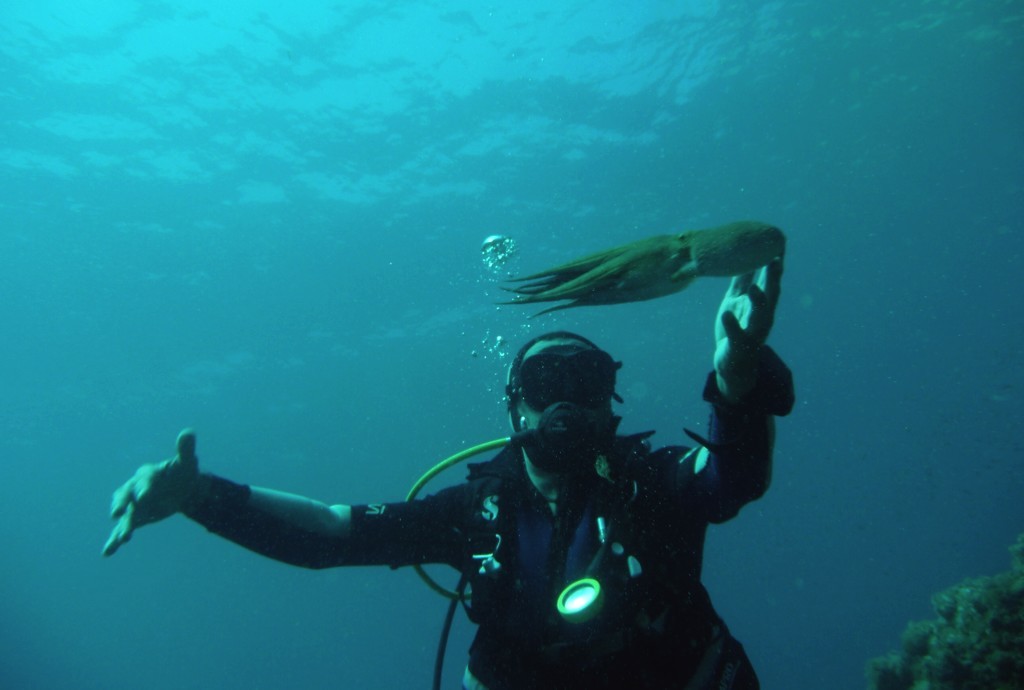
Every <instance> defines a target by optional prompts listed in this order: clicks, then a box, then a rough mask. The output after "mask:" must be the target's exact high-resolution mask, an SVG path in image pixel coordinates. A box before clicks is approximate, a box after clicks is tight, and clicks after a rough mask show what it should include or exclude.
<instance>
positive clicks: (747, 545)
mask: <svg viewBox="0 0 1024 690" xmlns="http://www.w3.org/2000/svg"><path fill="white" fill-rule="evenodd" d="M0 121H2V128H0V267H2V270H0V323H2V324H3V336H2V338H0V545H2V548H3V562H4V567H3V575H2V578H3V586H2V587H0V687H3V688H12V689H13V688H17V689H34V688H40V689H50V688H54V689H56V688H60V689H63V688H75V689H91V688H96V689H100V688H102V689H107V688H112V687H126V686H127V687H145V688H148V689H150V690H164V689H178V688H225V689H230V690H233V689H243V688H244V689H246V690H252V689H257V688H268V689H270V688H283V687H296V688H308V687H342V688H357V687H377V688H405V687H408V688H414V687H427V686H428V685H429V681H430V674H431V669H432V664H433V660H434V653H435V649H436V645H437V637H438V632H439V630H440V626H441V622H442V617H443V613H444V608H445V602H444V601H443V600H442V599H441V598H439V597H437V596H436V595H434V594H433V593H431V592H430V591H429V590H427V588H426V587H424V586H423V585H422V583H421V582H420V581H419V580H418V579H417V578H416V577H415V575H414V574H413V573H412V572H411V571H408V570H402V571H398V572H392V571H390V570H388V569H386V568H376V569H371V568H352V569H335V570H329V571H321V572H311V571H305V570H301V569H298V568H293V567H289V566H285V565H282V564H279V563H276V562H272V561H270V560H266V559H263V558H260V557H257V556H255V555H253V554H250V553H248V552H246V551H244V550H242V549H240V548H238V547H236V546H234V545H231V544H229V543H227V542H224V541H222V540H220V539H218V538H215V537H213V536H210V535H207V534H206V533H205V532H204V531H203V530H202V528H200V527H198V526H197V525H195V524H193V523H191V522H189V521H188V520H186V519H184V518H181V517H175V518H172V519H170V520H167V521H165V522H163V523H161V524H158V525H155V526H150V527H146V528H145V529H143V530H141V531H140V532H137V533H136V535H135V539H134V540H133V541H132V542H131V543H130V544H129V545H127V546H126V547H124V548H123V549H122V550H121V551H120V552H119V553H118V554H117V555H116V556H115V557H114V558H112V559H103V558H101V557H100V548H101V546H102V545H103V543H104V541H105V539H106V537H107V533H108V531H109V528H110V527H111V526H112V523H111V522H110V521H109V518H108V515H107V508H108V502H109V496H110V493H111V492H112V491H113V489H114V488H115V487H117V486H118V485H119V484H121V483H122V482H123V481H124V480H126V479H127V478H128V477H129V476H130V475H131V473H132V472H133V471H134V470H135V468H136V467H137V466H138V465H139V464H141V463H143V462H151V461H157V460H160V459H162V458H164V457H167V456H169V455H171V454H173V448H174V439H175V435H176V434H177V433H178V431H179V430H180V429H181V428H182V427H184V426H188V425H192V426H194V427H195V428H196V429H197V431H198V434H199V446H198V450H199V457H200V462H201V466H202V467H203V468H205V469H207V470H210V471H214V472H216V473H218V474H221V475H223V476H226V477H229V478H232V479H234V480H237V481H242V482H249V483H253V484H256V485H260V486H269V487H273V488H278V489H281V490H287V491H292V492H296V493H300V494H305V495H309V496H312V497H316V498H320V499H323V500H325V501H327V502H331V503H333V502H350V503H369V502H378V501H387V500H401V499H402V498H403V497H404V496H405V492H406V491H407V490H408V488H409V487H410V485H411V484H412V482H413V481H414V480H415V479H416V478H417V477H418V476H419V475H420V474H421V473H422V472H423V471H425V470H426V469H427V468H428V467H430V466H431V465H433V464H434V463H435V462H437V461H438V460H440V459H441V458H443V457H445V456H447V455H449V454H451V453H454V452H456V451H458V450H461V449H462V448H464V447H466V446H469V445H472V444H475V443H479V442H482V441H485V440H489V439H492V438H495V437H498V436H501V435H503V434H504V433H506V431H507V428H508V422H507V419H506V416H505V414H504V409H503V404H502V394H503V386H504V371H505V367H506V366H507V363H508V360H509V358H510V356H511V353H514V351H515V350H516V349H517V348H518V347H519V345H520V344H521V343H522V342H523V341H524V340H526V339H527V338H529V337H532V336H534V335H536V334H539V333H542V332H544V331H547V330H553V329H570V330H575V331H578V332H580V333H582V334H584V335H586V336H588V337H590V338H592V339H594V340H596V341H597V342H598V343H599V344H600V345H602V346H603V347H604V348H606V349H608V350H609V351H610V352H611V353H612V354H613V355H614V356H615V357H616V358H617V359H621V360H623V361H624V362H625V366H624V368H623V369H622V370H621V371H620V374H619V388H618V389H619V392H620V393H621V395H622V397H623V398H624V400H625V402H624V404H623V405H620V406H619V407H618V412H619V413H620V414H622V415H623V416H624V418H625V421H624V423H623V426H622V429H623V430H624V431H630V432H633V431H641V430H645V429H657V430H658V434H657V435H656V436H655V437H654V439H653V440H654V443H655V444H656V445H663V444H671V443H684V442H686V441H687V439H686V437H685V436H684V435H683V433H682V429H683V427H684V426H685V427H688V428H693V429H696V430H698V431H700V430H703V429H704V424H705V422H706V418H707V409H706V405H705V404H704V403H703V402H702V401H701V399H700V391H701V386H702V384H703V380H704V376H705V375H706V372H707V371H708V370H709V369H710V366H711V354H712V350H713V339H712V334H713V321H714V317H715V312H716V309H717V305H718V301H719V300H720V298H721V295H722V294H723V292H724V290H725V288H726V285H727V283H728V281H727V280H724V279H702V280H700V281H697V283H696V284H694V285H693V286H692V287H690V288H689V289H688V290H686V291H685V292H683V293H681V294H678V295H674V296H672V297H669V298H665V299H660V300H656V301H651V302H646V303H639V304H629V305H624V306H616V307H600V308H589V309H580V310H568V311H562V312H557V313H555V314H552V315H547V316H542V317H538V318H535V319H530V318H529V316H530V314H532V313H534V312H535V311H537V309H536V308H532V307H510V306H505V307H498V306H496V305H495V302H497V301H500V300H502V299H504V298H505V297H506V294H507V293H503V292H502V291H501V289H500V285H501V280H502V279H503V278H506V277H508V275H509V274H510V273H516V272H519V273H522V272H529V271H533V270H537V269H540V268H543V267H546V266H548V265H551V264H555V263H560V262H562V261H565V260H568V259H570V258H572V257H574V256H576V255H578V254H581V253H584V252H589V251H594V250H598V249H603V248H605V247H608V246H612V245H615V244H618V243H623V242H627V241H631V240H634V239H639V238H641V237H644V236H647V235H653V234H658V233H664V232H675V231H681V230H683V229H687V228H701V227H708V226H713V225H719V224H722V223H725V222H729V221H732V220H737V219H742V218H756V219H760V220H765V221H769V222H772V223H775V224H778V225H779V226H780V227H782V228H783V229H784V230H785V231H786V233H787V235H788V238H789V244H788V252H787V257H786V275H785V278H784V281H783V296H782V300H781V303H780V306H779V312H778V317H777V320H776V326H775V330H774V333H773V335H772V338H771V343H772V344H773V345H774V346H775V347H776V349H777V350H778V351H779V352H780V353H781V354H782V356H783V357H784V358H785V359H786V361H787V362H788V363H789V365H790V366H791V367H792V368H793V370H794V373H795V376H796V383H797V395H798V404H797V408H796V410H795V412H794V413H793V414H792V415H791V416H790V417H788V418H786V419H783V420H780V421H779V424H778V438H777V444H776V463H775V472H774V480H773V486H772V488H771V490H770V491H769V492H768V494H767V495H766V496H765V497H764V498H763V499H762V500H760V501H758V502H756V503H754V504H752V505H749V506H747V507H746V508H745V509H744V510H743V511H742V512H741V513H740V515H739V516H738V517H737V518H736V519H735V520H733V521H731V522H729V523H727V524H725V525H722V526H715V527H712V528H711V529H710V531H709V536H708V543H707V552H706V565H705V572H704V580H705V583H706V585H707V587H708V590H709V591H710V592H711V595H712V598H713V600H714V602H715V604H716V606H717V608H718V610H719V612H720V613H721V614H722V615H723V616H724V618H725V619H726V621H727V622H728V623H729V625H730V627H731V629H732V631H733V633H734V634H735V635H736V636H737V637H738V638H739V639H740V640H741V641H742V642H743V643H744V645H745V646H746V649H747V651H748V653H749V655H750V656H751V658H752V660H753V662H754V664H755V667H756V668H757V670H758V673H759V674H760V676H761V679H762V684H763V686H764V687H765V688H816V687H829V688H850V689H853V688H861V687H864V685H865V680H864V666H865V662H866V661H867V660H868V659H869V658H871V657H874V656H878V655H880V654H883V653H885V652H886V651H888V650H891V649H896V648H898V647H899V639H900V634H901V631H902V630H903V628H904V626H905V624H906V623H907V621H908V620H911V619H920V618H928V617H931V616H932V615H933V613H932V609H931V603H930V598H931V596H932V594H933V593H935V592H937V591H939V590H941V589H944V588H946V587H948V586H950V585H952V584H954V583H956V582H958V581H960V580H962V579H963V578H964V577H966V576H968V575H983V574H991V573H995V572H998V571H1001V570H1005V569H1006V568H1007V567H1008V564H1009V555H1008V552H1007V549H1008V547H1009V546H1010V544H1011V543H1013V541H1014V538H1015V537H1016V535H1017V534H1018V533H1019V532H1020V531H1021V530H1022V529H1024V501H1022V497H1024V466H1022V461H1024V453H1022V449H1024V441H1022V438H1021V435H1020V434H1021V430H1020V427H1021V420H1022V411H1024V398H1022V396H1024V356H1022V348H1021V342H1022V338H1024V318H1022V316H1021V293H1022V292H1024V289H1022V286H1021V270H1020V265H1021V261H1022V246H1024V242H1022V231H1024V227H1022V220H1021V218H1022V214H1024V5H1022V4H1021V3H1019V2H1016V1H1012V0H1003V1H996V0H992V1H978V2H960V1H952V0H935V1H927V0H916V1H909V0H908V1H895V2H894V1H892V0H870V1H867V2H850V1H841V2H817V1H807V2H789V1H783V2H754V1H742V0H740V1H736V2H729V1H722V2H714V1H694V2H683V1H676V2H669V1H667V0H640V1H638V2H630V3H625V2H607V1H600V0H598V1H594V0H591V1H590V2H579V1H572V2H554V3H552V2H550V0H545V1H544V2H540V1H536V0H523V1H521V2H514V3H495V2H458V1H452V2H441V1H439V0H435V1H430V2H422V1H421V2H408V1H399V0H389V1H385V2H346V3H341V2H329V3H325V2H312V1H309V2H307V1H303V0H296V1H295V2H290V3H279V2H266V1H261V0H254V1H252V2H241V1H238V2H214V3H210V2H195V1H192V0H183V1H176V2H141V1H122V0H119V1H110V0H107V1H103V2H99V1H96V0H92V1H90V0H83V2H79V3H68V2H57V1H56V0H32V1H31V2H30V1H28V0H5V1H4V2H3V4H2V6H0ZM495 233H498V234H503V235H506V236H508V237H510V238H513V239H514V240H515V242H516V246H517V248H518V251H517V253H516V254H515V256H513V257H511V260H510V261H509V263H507V264H506V265H504V266H501V267H496V268H491V267H488V266H487V265H485V263H484V261H483V260H482V256H481V243H482V242H483V241H484V238H486V237H487V236H488V235H491V234H495ZM462 476H463V469H462V468H458V469H455V470H451V471H449V472H448V473H446V474H445V475H442V477H440V478H439V479H437V480H435V483H434V484H433V485H431V486H430V487H429V489H430V490H434V489H436V488H439V487H441V486H443V485H445V483H447V482H455V481H459V480H460V479H461V477H462ZM436 575H437V576H438V577H439V578H440V579H441V580H442V581H450V583H451V584H454V580H455V577H454V573H453V572H451V571H448V570H446V569H443V568H442V569H438V570H437V572H436ZM472 632H473V630H472V627H471V625H470V624H469V623H468V622H467V621H466V620H465V617H464V616H463V615H462V614H461V613H460V614H459V616H458V618H457V622H456V626H455V629H454V632H453V637H452V640H451V642H450V643H449V653H448V659H447V663H446V667H445V678H446V687H450V688H454V687H458V683H459V680H458V679H459V678H460V677H461V673H462V668H463V666H464V661H465V650H466V649H467V647H468V644H469V640H470V639H471V635H472Z"/></svg>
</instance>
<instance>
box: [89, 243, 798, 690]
mask: <svg viewBox="0 0 1024 690" xmlns="http://www.w3.org/2000/svg"><path fill="white" fill-rule="evenodd" d="M781 279H782V260H781V259H776V260H774V261H773V262H771V263H770V264H768V265H767V266H765V267H763V268H761V269H759V270H758V271H756V272H754V273H748V274H745V275H743V276H738V277H736V278H733V280H732V282H731V284H730V286H729V288H728V290H727V292H726V295H725V298H724V299H723V301H722V304H721V307H720V308H719V311H718V316H717V319H716V323H715V340H716V347H715V353H714V360H713V361H714V370H713V371H712V372H711V373H710V374H709V375H708V378H707V381H706V384H705V386H704V390H703V397H704V400H706V401H707V402H709V403H710V407H711V418H710V425H709V428H708V431H707V432H706V433H707V437H706V438H703V437H701V436H699V435H698V434H696V433H693V432H690V431H687V433H688V434H689V436H690V437H691V438H693V439H694V441H695V442H696V445H695V446H694V447H693V448H686V447H682V446H669V447H665V448H660V449H658V450H651V448H650V444H649V443H648V441H647V437H649V436H650V435H652V434H653V432H646V433H640V434H633V435H620V434H617V433H616V430H617V427H618V424H619V420H620V418H619V417H617V416H616V415H615V414H614V413H613V412H612V401H613V400H615V401H618V402H621V399H620V398H619V396H618V395H617V394H616V392H615V385H616V376H617V372H618V370H619V368H620V367H621V366H622V364H621V362H617V361H615V360H614V359H613V358H612V357H611V356H610V355H609V354H608V353H606V352H604V351H603V350H601V349H600V348H599V347H598V346H597V345H595V344H594V343H593V342H591V341H590V340H587V339H586V338H584V337H582V336H579V335H576V334H573V333H569V332H565V331H557V332H553V333H548V334H545V335H541V336H539V337H537V338H534V339H533V340H531V341H529V342H528V343H526V344H525V345H524V346H523V347H522V349H521V350H520V351H519V352H518V354H517V355H516V356H515V358H514V360H513V361H512V363H511V366H510V368H509V370H508V380H507V388H506V393H507V399H508V411H509V416H510V420H511V424H512V429H513V433H512V434H511V436H510V437H509V439H507V443H504V444H497V445H504V447H503V449H502V450H501V451H500V452H499V453H498V454H497V455H496V456H495V457H494V458H493V459H491V460H489V461H486V462H482V463H479V464H471V465H470V466H469V475H468V479H467V481H465V482H464V483H461V484H457V485H455V486H452V487H450V488H445V489H442V490H440V491H438V492H437V493H435V494H433V495H430V496H428V497H426V498H422V499H416V500H410V501H406V502H394V503H376V504H369V505H341V504H338V505H327V504H325V503H321V502H319V501H316V500H312V499H309V498H304V497H301V496H296V495H293V494H287V493H282V492H279V491H275V490H271V489H264V488H258V487H254V486H248V485H244V484H238V483H235V482H232V481H229V480H227V479H224V478H222V477H219V476H217V475H214V474H210V473H207V472H200V471H199V466H198V460H197V457H196V437H195V434H194V433H193V432H192V431H191V430H188V429H186V430H185V431H183V432H182V433H181V434H180V435H179V437H178V442H177V454H176V456H175V457H173V458H170V459H168V460H165V461H163V462H160V463H153V464H147V465H144V466H142V467H141V468H139V470H138V471H137V472H136V473H135V475H134V476H133V477H132V478H131V479H130V480H129V481H128V482H126V483H125V484H124V485H123V486H122V487H120V488H119V489H118V490H117V491H116V492H115V493H114V497H113V503H112V515H113V517H114V519H115V520H116V521H117V524H116V526H115V527H114V529H113V532H112V533H111V535H110V538H109V540H108V541H107V543H106V545H105V546H104V549H103V554H104V555H107V556H109V555H112V554H113V553H114V552H115V551H117V549H118V548H119V547H121V546H122V545H123V544H125V543H126V542H127V541H128V540H129V539H130V538H131V536H132V532H133V530H134V529H135V528H137V527H140V526H143V525H146V524H149V523H152V522H155V521H157V520H161V519H164V518H166V517H169V516H170V515H173V514H175V513H182V514H184V515H185V516H187V517H188V518H190V519H192V520H194V521H195V522H198V523H199V524H201V525H203V526H204V527H205V528H206V529H207V530H209V531H211V532H214V533H215V534H218V535H220V536H221V537H224V538H226V539H229V540H231V541H233V542H235V543H237V544H240V545H241V546H243V547H245V548H247V549H250V550H252V551H255V552H256V553H259V554H262V555H264V556H267V557H270V558H273V559H276V560H279V561H283V562H285V563H290V564H293V565H297V566H301V567H305V568H314V569H319V568H329V567H335V566H346V565H387V566H390V567H392V568H397V567H401V566H409V565H412V566H418V565H421V564H431V563H443V564H447V565H449V566H451V567H453V568H455V569H456V570H457V571H458V573H459V574H460V581H459V585H458V587H457V588H456V590H455V591H454V592H449V593H448V595H449V597H450V598H451V599H452V602H451V607H450V608H449V612H448V619H447V620H446V630H447V628H448V627H449V626H450V622H451V616H452V614H453V612H454V610H455V607H456V602H461V603H462V604H463V606H464V608H465V609H466V610H467V612H468V614H469V617H470V619H471V620H472V621H473V622H474V623H476V624H477V625H478V626H479V627H478V630H477V633H476V637H475V639H474V641H473V643H472V645H471V647H470V650H469V662H468V665H467V667H466V670H465V673H464V675H463V683H462V685H463V688H464V689H465V690H526V689H531V688H537V689H540V688H543V689H544V690H560V689H569V688H588V689H590V690H600V689H609V690H610V689H612V688H616V689H619V688H648V689H655V688H656V689H663V688H682V689H684V690H711V689H721V690H729V689H732V690H752V689H756V688H759V687H760V686H759V682H758V679H757V675H756V673H755V672H754V669H753V667H752V666H751V663H750V661H749V659H748V657H747V655H746V653H745V652H744V650H743V647H742V645H741V644H740V643H739V642H738V641H737V640H736V639H735V638H734V637H732V635H731V634H730V632H729V630H728V628H727V627H726V625H725V623H724V622H723V621H722V619H721V618H720V617H719V616H718V614H717V613H716V612H715V609H714V607H713V606H712V604H711V600H710V598H709V596H708V593H707V591H706V590H705V588H704V586H703V584H702V583H701V569H702V560H703V549H704V539H705V533H706V531H707V527H708V525H709V524H712V523H721V522H724V521H726V520H729V519H731V518H732V517H734V516H735V515H736V514H737V513H738V512H739V510H740V508H741V507H742V506H744V505H745V504H746V503H748V502H750V501H753V500H755V499H757V498H759V497H760V496H761V495H763V494H764V492H765V490H766V489H767V487H768V484H769V480H770V477H771V466H772V448H773V442H774V416H783V415H786V414H788V413H789V412H790V410H791V409H792V407H793V403H794V394H793V382H792V375H791V373H790V371H789V369H788V368H787V367H786V365H785V364H784V363H783V362H782V360H781V359H780V358H779V357H778V356H777V355H776V354H775V352H774V351H773V350H772V349H771V348H769V347H768V346H767V345H766V344H765V340H766V339H767V337H768V334H769V332H770V330H771V328H772V324H773V322H774V315H775V307H776V304H777V302H778V299H779V292H780V285H781ZM488 447H494V446H493V445H488ZM467 586H468V591H467ZM445 639H446V635H444V636H443V637H442V640H445ZM443 650H444V642H442V645H441V649H440V650H439V664H438V666H437V667H436V668H435V687H438V685H439V682H440V670H439V669H440V660H441V659H443Z"/></svg>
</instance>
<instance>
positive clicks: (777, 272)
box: [715, 257, 782, 402]
mask: <svg viewBox="0 0 1024 690" xmlns="http://www.w3.org/2000/svg"><path fill="white" fill-rule="evenodd" d="M781 288H782V258H781V257H780V258H777V259H775V260H774V261H772V262H771V263H769V264H768V265H767V266H764V267H763V268H759V269H758V270H756V271H754V272H752V273H745V274H744V275H741V276H736V277H735V278H733V279H732V283H730V285H729V289H728V290H726V292H725V297H724V298H723V299H722V304H721V306H720V307H719V308H718V318H717V319H716V320H715V374H716V378H717V381H718V389H719V390H720V391H721V392H722V395H724V396H725V398H726V400H729V401H730V402H738V401H739V400H740V399H741V398H742V397H743V396H744V395H745V394H746V393H747V392H749V391H750V389H752V388H753V387H754V384H755V383H756V382H757V361H758V349H759V348H760V347H761V346H762V345H763V344H764V343H765V341H766V340H767V339H768V334H769V333H771V330H772V325H773V324H774V322H775V306H776V305H777V304H778V303H779V293H780V292H781Z"/></svg>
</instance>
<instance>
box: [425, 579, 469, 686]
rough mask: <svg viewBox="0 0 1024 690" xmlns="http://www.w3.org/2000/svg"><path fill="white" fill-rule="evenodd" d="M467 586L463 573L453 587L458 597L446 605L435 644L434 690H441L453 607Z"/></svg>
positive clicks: (453, 617) (467, 580) (453, 613)
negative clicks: (438, 638)
mask: <svg viewBox="0 0 1024 690" xmlns="http://www.w3.org/2000/svg"><path fill="white" fill-rule="evenodd" d="M467 584H469V578H468V577H467V576H466V574H465V573H463V574H462V577H461V578H459V584H458V585H457V586H456V587H455V593H456V594H457V595H458V596H456V597H454V598H453V599H452V603H450V604H448V613H446V614H445V617H444V626H442V628H441V639H440V640H439V641H438V643H437V658H436V659H434V685H433V688H434V690H441V669H443V668H444V653H445V650H446V649H447V648H448V634H449V633H450V632H451V631H452V621H453V620H454V619H455V607H456V606H458V605H459V602H460V601H462V595H463V593H464V592H465V591H466V585H467Z"/></svg>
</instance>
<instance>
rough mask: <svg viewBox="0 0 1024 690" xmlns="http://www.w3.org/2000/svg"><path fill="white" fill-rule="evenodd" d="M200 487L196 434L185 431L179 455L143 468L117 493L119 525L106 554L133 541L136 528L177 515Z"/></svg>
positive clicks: (114, 505) (114, 513)
mask: <svg viewBox="0 0 1024 690" xmlns="http://www.w3.org/2000/svg"><path fill="white" fill-rule="evenodd" d="M199 484H200V483H199V459H198V458H197V457H196V434H195V432H194V431H192V430H191V429H185V430H183V431H182V432H181V433H180V434H178V454H177V455H175V456H174V457H173V458H168V459H167V460H164V461H163V462H159V463H150V464H147V465H143V466H142V467H140V468H139V469H138V470H136V472H135V475H134V476H133V477H132V478H131V479H129V480H128V481H127V482H125V483H124V484H123V485H122V486H121V488H119V489H118V490H117V491H115V492H114V497H113V499H112V501H111V503H110V515H111V517H113V518H114V519H115V520H117V524H116V525H115V526H114V529H113V531H111V533H110V538H109V539H107V543H106V544H105V545H104V546H103V555H104V556H112V555H113V554H114V552H116V551H117V550H118V549H119V548H120V547H121V545H122V544H125V543H126V542H127V541H128V540H129V539H131V538H132V532H133V531H134V530H135V528H136V527H142V526H143V525H148V524H149V523H151V522H157V521H158V520H163V519H164V518H166V517H170V516H171V515H174V514H175V513H177V512H178V511H179V510H181V508H182V507H183V506H184V504H185V501H187V500H188V499H190V498H191V497H192V496H193V495H194V494H195V493H196V492H197V491H199V490H200V485H199Z"/></svg>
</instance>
